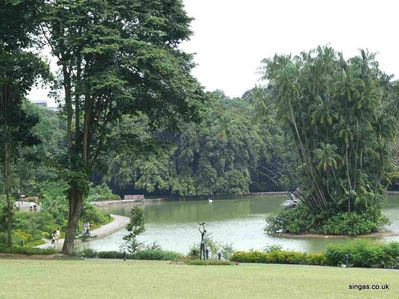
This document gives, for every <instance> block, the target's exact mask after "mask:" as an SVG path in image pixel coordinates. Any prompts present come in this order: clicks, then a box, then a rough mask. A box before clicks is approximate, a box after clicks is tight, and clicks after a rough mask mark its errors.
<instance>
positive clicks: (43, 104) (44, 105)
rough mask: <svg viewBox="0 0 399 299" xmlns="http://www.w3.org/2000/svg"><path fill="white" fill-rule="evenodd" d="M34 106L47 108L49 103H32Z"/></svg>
mask: <svg viewBox="0 0 399 299" xmlns="http://www.w3.org/2000/svg"><path fill="white" fill-rule="evenodd" d="M32 103H33V104H36V105H37V106H39V107H43V108H47V101H37V102H32Z"/></svg>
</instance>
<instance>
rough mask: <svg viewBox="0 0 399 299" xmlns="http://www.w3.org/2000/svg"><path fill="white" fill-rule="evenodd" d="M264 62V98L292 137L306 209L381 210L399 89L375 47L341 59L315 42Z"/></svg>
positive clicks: (314, 212)
mask: <svg viewBox="0 0 399 299" xmlns="http://www.w3.org/2000/svg"><path fill="white" fill-rule="evenodd" d="M263 70H264V72H265V73H264V77H263V79H265V80H267V86H266V90H267V92H266V93H264V94H266V96H265V97H264V98H263V101H265V102H266V103H267V105H268V107H270V106H272V107H273V108H274V109H276V111H277V116H278V118H279V120H280V121H281V124H282V125H283V126H284V127H285V129H286V130H287V132H289V135H290V137H292V139H293V141H294V143H295V145H296V149H297V151H298V153H299V157H300V159H301V166H300V169H301V170H302V174H301V181H302V186H301V189H302V198H301V199H302V202H303V204H304V205H305V206H306V207H307V210H308V211H309V213H311V214H312V215H321V214H322V215H324V216H323V217H327V218H328V217H332V216H334V215H337V214H339V213H357V214H362V215H367V217H370V216H371V217H372V218H375V219H378V218H379V217H381V204H382V200H383V198H384V196H383V195H384V193H385V190H386V187H387V185H388V184H389V182H390V179H391V175H390V174H391V173H392V165H391V163H390V153H389V146H390V144H391V142H392V141H393V138H394V136H395V134H396V132H397V120H396V114H397V109H396V108H397V104H398V102H399V101H398V95H399V93H398V88H397V84H396V82H392V77H391V76H388V75H386V74H385V73H383V72H382V71H381V70H380V69H379V66H378V62H377V61H376V60H375V55H374V54H373V53H369V52H368V51H364V50H361V51H360V54H359V55H357V56H355V57H352V58H350V59H344V57H343V55H342V53H338V52H336V51H335V50H334V49H332V48H331V47H318V48H317V49H315V50H311V51H309V52H302V53H301V54H300V55H298V56H291V55H288V56H286V55H276V56H274V58H273V59H268V60H264V61H263ZM326 215H327V216H326ZM365 217H366V216H365Z"/></svg>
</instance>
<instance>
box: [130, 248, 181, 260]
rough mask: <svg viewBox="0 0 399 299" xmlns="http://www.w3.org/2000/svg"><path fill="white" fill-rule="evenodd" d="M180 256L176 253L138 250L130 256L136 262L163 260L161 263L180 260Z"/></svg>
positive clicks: (159, 250) (160, 250)
mask: <svg viewBox="0 0 399 299" xmlns="http://www.w3.org/2000/svg"><path fill="white" fill-rule="evenodd" d="M181 256H182V255H181V254H180V253H177V252H173V251H167V250H162V249H154V250H150V249H147V250H140V251H138V252H136V253H134V254H132V255H131V258H133V259H137V260H163V261H174V260H176V259H178V258H180V257H181Z"/></svg>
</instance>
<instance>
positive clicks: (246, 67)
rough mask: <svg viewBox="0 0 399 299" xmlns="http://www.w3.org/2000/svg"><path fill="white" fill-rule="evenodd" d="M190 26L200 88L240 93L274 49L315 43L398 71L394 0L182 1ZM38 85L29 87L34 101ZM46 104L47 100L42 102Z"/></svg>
mask: <svg viewBox="0 0 399 299" xmlns="http://www.w3.org/2000/svg"><path fill="white" fill-rule="evenodd" d="M184 3H185V7H186V10H187V12H188V15H190V16H192V17H194V18H195V20H194V21H193V22H192V31H193V32H194V34H193V36H192V37H191V40H190V41H189V42H185V43H184V44H183V45H182V47H183V49H184V50H186V51H187V52H190V53H196V55H195V62H196V64H197V67H196V68H195V69H194V71H193V72H194V75H195V76H196V77H197V78H198V80H199V81H200V82H201V84H202V85H204V86H205V88H206V89H207V90H215V89H221V90H224V91H225V93H226V94H227V95H228V96H231V97H235V96H241V95H242V94H243V93H244V92H245V91H246V90H248V89H251V88H252V87H254V85H255V84H259V81H258V80H259V78H260V74H259V73H258V68H259V66H260V62H261V60H262V59H264V58H270V57H272V56H273V55H274V54H275V53H279V54H289V53H292V54H297V53H299V52H300V51H302V50H310V49H312V48H315V47H317V45H326V44H329V45H330V46H332V47H334V48H335V49H336V50H338V51H342V52H343V53H344V56H345V57H350V56H352V55H355V54H356V53H357V51H358V49H360V48H367V49H369V50H370V51H372V52H377V53H378V55H377V60H378V61H379V62H380V66H381V69H382V70H383V71H385V72H387V73H389V74H394V75H395V76H396V78H397V77H398V75H399V42H398V29H399V17H398V11H399V1H395V0H379V1H372V0H346V1H345V0H334V1H331V0H318V1H317V0H245V1H244V0H184ZM46 93H47V92H46V91H43V90H40V89H36V90H34V91H32V93H31V95H30V98H31V99H32V100H38V99H39V98H44V97H45V96H46ZM50 105H51V104H50Z"/></svg>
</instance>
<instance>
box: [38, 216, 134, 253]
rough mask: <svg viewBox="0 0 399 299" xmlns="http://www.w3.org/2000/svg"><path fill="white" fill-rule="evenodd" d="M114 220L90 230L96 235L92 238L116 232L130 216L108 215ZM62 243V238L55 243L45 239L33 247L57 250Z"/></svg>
mask: <svg viewBox="0 0 399 299" xmlns="http://www.w3.org/2000/svg"><path fill="white" fill-rule="evenodd" d="M110 216H111V217H112V218H113V219H114V220H113V221H112V222H110V223H107V224H104V225H102V226H100V227H99V228H96V229H94V230H92V231H91V235H92V236H96V237H95V238H93V239H92V240H97V239H101V238H104V237H106V236H109V235H111V234H113V233H114V232H117V231H119V230H121V229H123V228H124V227H126V225H127V224H128V223H129V221H130V218H129V217H125V216H120V215H114V214H111V215H110ZM81 242H82V240H80V239H75V244H78V243H81ZM63 244H64V239H59V240H58V242H57V243H56V244H51V240H46V243H44V244H41V245H38V246H35V248H40V249H46V248H55V249H57V250H61V249H62V245H63Z"/></svg>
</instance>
